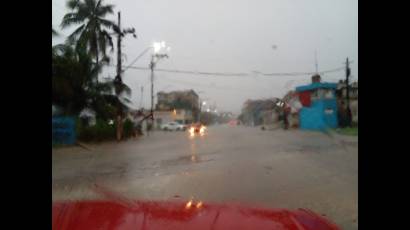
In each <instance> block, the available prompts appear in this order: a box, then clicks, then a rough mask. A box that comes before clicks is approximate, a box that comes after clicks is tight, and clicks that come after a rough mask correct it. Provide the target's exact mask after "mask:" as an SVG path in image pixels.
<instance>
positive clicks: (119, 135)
mask: <svg viewBox="0 0 410 230" xmlns="http://www.w3.org/2000/svg"><path fill="white" fill-rule="evenodd" d="M117 26H118V33H117V35H118V37H117V76H116V77H115V79H114V83H115V84H116V88H117V89H116V94H117V96H119V93H120V92H119V88H120V87H121V84H122V77H121V73H122V71H121V67H122V66H121V55H122V54H121V37H122V34H121V12H118V25H117ZM122 112H123V111H122V108H121V105H120V102H118V105H117V141H120V140H121V138H122V128H123V127H122Z"/></svg>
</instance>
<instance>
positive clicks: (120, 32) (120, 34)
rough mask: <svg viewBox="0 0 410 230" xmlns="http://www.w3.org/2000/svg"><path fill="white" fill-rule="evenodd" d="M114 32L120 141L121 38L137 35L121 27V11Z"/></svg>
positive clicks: (118, 137) (118, 133)
mask: <svg viewBox="0 0 410 230" xmlns="http://www.w3.org/2000/svg"><path fill="white" fill-rule="evenodd" d="M113 29H114V32H115V34H117V76H116V77H115V79H114V86H115V94H116V95H117V141H120V140H121V138H122V132H123V123H122V119H123V112H124V111H123V109H122V105H121V102H120V101H119V96H120V94H121V93H122V92H121V91H122V88H123V82H122V77H121V74H122V72H123V71H122V59H121V58H122V53H121V39H122V37H123V36H125V34H133V36H134V38H136V37H137V36H136V35H135V29H134V28H128V29H124V30H122V29H121V12H118V25H116V26H114V28H113Z"/></svg>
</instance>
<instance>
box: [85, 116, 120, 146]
mask: <svg viewBox="0 0 410 230" xmlns="http://www.w3.org/2000/svg"><path fill="white" fill-rule="evenodd" d="M115 127H116V126H115V124H113V125H110V124H108V122H106V121H103V120H97V121H96V124H95V125H94V126H84V125H83V124H82V123H81V122H77V137H78V139H79V140H81V141H104V140H113V139H115Z"/></svg>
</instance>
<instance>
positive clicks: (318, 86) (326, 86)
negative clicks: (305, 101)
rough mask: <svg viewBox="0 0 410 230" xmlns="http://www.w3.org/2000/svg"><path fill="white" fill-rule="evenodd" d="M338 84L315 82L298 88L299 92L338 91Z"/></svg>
mask: <svg viewBox="0 0 410 230" xmlns="http://www.w3.org/2000/svg"><path fill="white" fill-rule="evenodd" d="M336 87H337V83H327V82H315V83H311V84H309V85H302V86H298V87H296V91H297V92H303V91H309V90H315V89H336Z"/></svg>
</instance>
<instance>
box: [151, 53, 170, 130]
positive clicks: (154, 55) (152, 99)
mask: <svg viewBox="0 0 410 230" xmlns="http://www.w3.org/2000/svg"><path fill="white" fill-rule="evenodd" d="M161 58H168V55H167V54H153V55H152V56H151V62H150V69H151V112H150V116H151V122H152V124H151V125H152V126H153V125H154V68H155V65H156V61H157V62H158V61H159V60H160V59H161ZM155 59H157V60H155ZM151 128H152V127H151Z"/></svg>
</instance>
